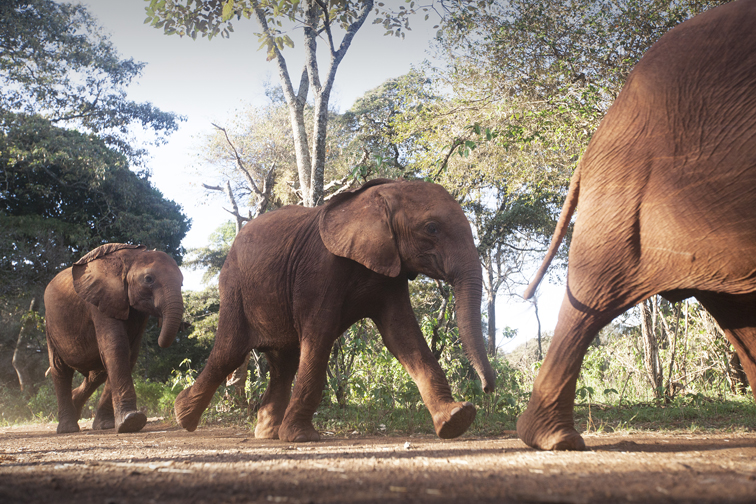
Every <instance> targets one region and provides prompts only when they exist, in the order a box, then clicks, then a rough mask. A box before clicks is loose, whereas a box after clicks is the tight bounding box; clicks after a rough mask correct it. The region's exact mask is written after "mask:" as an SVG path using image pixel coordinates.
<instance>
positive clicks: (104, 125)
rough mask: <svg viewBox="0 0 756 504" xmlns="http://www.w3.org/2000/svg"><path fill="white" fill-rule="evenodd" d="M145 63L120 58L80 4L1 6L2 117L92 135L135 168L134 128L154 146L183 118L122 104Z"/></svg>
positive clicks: (33, 0)
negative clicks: (39, 119) (17, 116)
mask: <svg viewBox="0 0 756 504" xmlns="http://www.w3.org/2000/svg"><path fill="white" fill-rule="evenodd" d="M144 66H145V64H144V63H140V62H135V61H134V60H133V59H131V58H129V59H121V58H120V56H119V54H118V52H117V51H116V49H115V48H114V47H113V45H112V44H111V42H110V41H109V40H108V38H107V36H105V35H103V34H102V32H101V30H100V28H99V26H98V25H97V23H96V20H95V19H93V18H92V17H91V16H90V14H89V13H88V12H87V10H86V8H85V7H84V6H83V5H71V4H67V3H56V2H54V1H53V0H6V1H3V2H2V3H0V112H3V113H4V112H17V113H23V114H26V115H41V116H43V117H44V118H45V119H47V120H48V121H50V122H51V123H52V124H53V125H56V126H59V127H72V128H76V129H79V130H81V131H84V132H89V133H95V134H97V135H98V136H100V137H101V138H102V139H103V140H104V141H105V142H106V144H107V145H108V146H110V147H113V148H115V149H116V150H118V151H119V152H121V153H123V154H125V155H127V157H128V158H129V159H130V160H131V161H132V162H140V161H141V159H142V158H143V155H144V154H145V151H144V150H143V149H140V148H135V147H134V144H133V142H132V141H131V138H130V134H131V132H132V129H133V128H134V127H138V128H142V129H146V130H149V131H150V132H151V133H153V137H154V138H155V141H156V142H157V143H159V142H162V141H164V140H165V138H166V136H167V135H169V134H170V133H172V132H173V131H175V130H176V129H177V128H178V122H179V121H180V120H181V119H182V118H180V117H178V116H176V115H175V114H173V113H168V112H163V111H161V110H159V109H158V108H156V107H154V106H153V105H152V104H150V103H137V102H133V101H130V100H128V99H127V98H126V88H127V87H128V85H129V84H130V83H131V82H132V81H133V80H134V79H135V78H137V77H138V76H139V75H140V74H141V72H142V69H143V68H144Z"/></svg>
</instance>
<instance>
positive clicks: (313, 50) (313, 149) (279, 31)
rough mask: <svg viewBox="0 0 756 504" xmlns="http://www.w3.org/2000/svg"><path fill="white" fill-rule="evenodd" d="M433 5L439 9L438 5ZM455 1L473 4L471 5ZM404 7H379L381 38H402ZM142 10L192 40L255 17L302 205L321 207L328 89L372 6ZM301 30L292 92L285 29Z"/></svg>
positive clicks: (343, 0)
mask: <svg viewBox="0 0 756 504" xmlns="http://www.w3.org/2000/svg"><path fill="white" fill-rule="evenodd" d="M439 3H440V5H441V8H442V9H445V4H444V3H443V2H439ZM459 3H460V4H468V3H469V4H471V5H474V2H466V1H461V2H459ZM407 4H408V6H409V7H408V8H407V7H404V6H401V7H399V9H398V10H396V11H394V10H393V9H390V8H388V7H386V6H385V5H384V4H383V3H378V4H377V6H376V7H375V12H376V18H375V19H374V23H378V24H383V26H384V27H385V28H386V30H387V32H386V34H391V35H396V36H402V35H403V33H404V30H407V29H409V16H411V15H413V14H415V13H416V11H415V9H414V2H410V1H409V0H407ZM420 9H421V10H423V11H425V12H426V19H427V18H428V16H429V14H428V12H430V10H435V11H436V12H438V10H437V9H436V2H432V3H431V5H430V6H427V7H423V8H420ZM146 10H147V20H148V21H150V22H151V23H152V25H153V26H155V27H156V28H162V29H163V31H164V32H165V33H166V34H179V35H181V36H184V35H188V36H190V37H192V38H196V37H197V35H198V34H200V35H202V36H205V37H207V38H208V39H210V38H213V37H215V36H218V35H220V36H221V37H228V36H230V34H231V33H232V32H233V31H234V28H233V24H232V20H233V19H234V18H236V19H237V20H240V19H241V18H242V17H244V18H246V19H251V18H254V19H255V21H256V22H257V24H258V27H259V29H260V32H259V33H258V36H259V40H260V43H261V45H260V48H263V47H264V48H266V50H267V54H268V60H269V61H274V62H275V64H276V67H277V69H278V76H279V79H280V82H281V86H282V89H283V94H284V97H285V100H286V105H287V108H288V112H289V118H290V122H291V130H292V132H293V139H294V151H295V153H296V161H297V171H298V179H299V190H300V191H301V192H302V198H303V202H304V205H305V206H309V207H312V206H315V205H318V204H321V203H323V201H325V193H324V186H325V183H324V181H325V163H326V158H327V148H326V137H327V126H328V115H329V108H328V103H329V99H330V96H331V90H332V89H333V84H334V80H335V78H336V72H337V70H338V68H339V65H340V64H341V61H342V60H343V58H344V56H345V55H346V53H347V51H348V50H349V47H350V45H351V43H352V40H353V38H354V37H355V35H356V34H357V32H358V31H359V30H360V28H361V27H362V26H363V24H364V23H365V21H366V20H367V18H368V16H369V15H370V13H371V12H372V11H373V10H374V2H373V0H361V1H357V0H333V1H332V0H305V1H303V2H300V1H298V0H283V1H281V2H274V1H271V0H167V1H166V0H151V1H150V5H149V7H147V9H146ZM443 12H445V10H444V11H443ZM300 27H301V30H302V36H303V44H302V46H303V49H304V60H305V64H304V68H303V69H302V71H301V73H300V74H299V84H298V86H297V87H296V88H295V86H294V81H293V79H292V75H291V74H290V72H289V68H288V66H287V62H286V59H285V58H284V55H283V51H284V48H285V47H294V41H293V40H292V38H291V37H290V35H289V34H288V32H287V30H294V29H298V28H300ZM339 33H341V34H343V36H342V38H341V41H340V42H338V41H337V40H336V36H337V34H339ZM324 39H325V41H326V44H327V50H328V53H327V56H326V58H327V64H326V66H325V72H322V66H321V64H320V63H319V61H318V55H317V49H318V41H319V40H324ZM295 78H296V76H295ZM310 91H312V94H313V121H312V124H311V126H310V128H309V131H310V133H309V134H308V128H307V124H306V120H305V110H306V106H307V100H308V94H309V93H310Z"/></svg>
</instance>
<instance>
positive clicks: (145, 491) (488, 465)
mask: <svg viewBox="0 0 756 504" xmlns="http://www.w3.org/2000/svg"><path fill="white" fill-rule="evenodd" d="M81 425H83V426H85V425H86V424H85V423H84V422H82V423H81ZM586 442H587V444H588V446H589V450H590V451H586V452H583V453H564V452H563V453H552V452H538V451H535V450H531V449H530V448H527V447H526V446H525V445H524V444H523V443H522V442H520V441H519V440H518V439H516V437H515V436H514V433H512V432H508V433H505V434H504V435H502V436H501V437H497V438H476V437H465V436H463V437H462V438H459V439H456V440H452V441H442V440H439V439H437V438H434V437H430V436H422V437H364V436H360V435H356V434H355V435H352V436H350V437H348V438H333V437H327V438H326V440H325V441H323V442H320V443H310V444H304V443H303V444H291V443H283V442H280V441H266V440H256V439H254V437H252V435H251V433H250V432H249V431H247V430H243V429H234V428H208V427H204V428H203V427H200V428H199V429H198V430H197V431H196V432H194V433H188V432H186V431H183V430H179V429H177V428H175V427H172V426H170V425H169V424H165V423H161V422H160V421H151V422H149V423H148V424H147V426H146V427H145V428H144V430H143V431H142V432H139V433H137V434H120V435H118V434H116V433H115V432H114V431H104V432H103V431H91V430H88V429H87V428H86V427H85V428H84V430H83V431H82V432H80V433H78V434H66V435H56V434H55V424H47V425H27V426H19V427H12V428H2V429H0V502H1V503H9V504H10V503H16V502H39V503H45V504H47V503H58V502H76V503H81V504H83V503H89V502H95V503H98V504H120V503H152V502H156V503H163V502H176V503H200V502H208V503H220V502H287V503H297V502H300V503H308V502H312V503H328V502H616V501H623V502H624V501H635V502H649V501H652V502H756V433H752V432H748V433H729V434H716V435H712V434H700V435H698V434H687V433H686V434H679V435H675V434H633V435H622V434H593V435H590V434H589V435H587V436H586Z"/></svg>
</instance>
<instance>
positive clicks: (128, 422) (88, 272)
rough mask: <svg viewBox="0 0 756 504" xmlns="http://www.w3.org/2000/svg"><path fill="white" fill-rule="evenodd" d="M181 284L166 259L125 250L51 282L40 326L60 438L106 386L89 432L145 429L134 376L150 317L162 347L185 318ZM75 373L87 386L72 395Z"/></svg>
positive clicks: (93, 256) (90, 258)
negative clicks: (44, 335) (158, 327)
mask: <svg viewBox="0 0 756 504" xmlns="http://www.w3.org/2000/svg"><path fill="white" fill-rule="evenodd" d="M182 281H183V276H182V274H181V270H179V268H178V266H177V265H176V261H174V260H173V259H172V258H171V257H170V256H169V255H168V254H166V253H165V252H158V251H155V250H145V247H143V246H139V245H126V244H122V243H109V244H106V245H102V246H100V247H97V248H96V249H94V250H92V251H91V252H89V253H88V254H86V255H85V256H84V257H82V258H81V259H80V260H79V261H77V262H76V263H75V264H74V265H73V267H71V268H67V269H65V270H63V271H61V272H60V273H58V275H56V276H55V278H53V279H52V281H51V282H50V283H49V284H48V286H47V289H45V319H46V325H47V348H48V352H49V357H50V369H51V372H52V378H53V383H54V385H55V395H56V397H57V399H58V433H64V432H78V431H79V424H78V420H79V417H80V416H81V410H82V408H83V407H84V403H86V401H87V399H89V396H91V395H92V393H93V392H94V391H95V390H97V387H99V386H100V385H101V384H102V383H103V382H105V389H104V390H103V392H102V396H101V397H100V401H99V403H98V405H97V412H96V414H95V419H94V422H93V424H92V428H93V429H112V428H113V427H115V428H116V429H117V431H118V432H136V431H138V430H140V429H141V428H142V427H144V425H145V423H147V417H146V416H145V414H144V413H142V412H141V411H139V410H137V406H136V393H135V392H134V383H133V381H132V379H131V370H132V368H133V367H134V364H135V363H136V359H137V356H138V354H139V346H140V344H141V341H142V334H143V333H144V328H145V326H146V324H147V319H148V317H149V316H150V315H153V316H155V317H160V318H162V328H161V331H160V336H159V338H158V344H159V345H160V346H161V347H163V348H165V347H168V346H169V345H170V344H171V343H172V342H173V340H174V338H175V337H176V332H177V331H178V329H179V325H180V324H181V319H182V317H183V313H184V304H183V299H182V297H181V283H182ZM75 370H76V371H79V372H81V373H82V374H84V375H85V380H84V382H83V383H82V384H81V385H80V386H79V387H77V388H76V389H75V390H73V391H72V390H71V386H72V383H71V382H72V379H73V373H74V371H75Z"/></svg>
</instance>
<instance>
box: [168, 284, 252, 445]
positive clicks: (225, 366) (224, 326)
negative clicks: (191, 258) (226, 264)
mask: <svg viewBox="0 0 756 504" xmlns="http://www.w3.org/2000/svg"><path fill="white" fill-rule="evenodd" d="M221 278H222V277H221ZM254 339H255V335H254V334H253V331H252V329H251V328H250V326H249V324H248V323H247V320H246V318H245V315H244V309H243V302H242V299H241V297H240V296H227V295H224V287H223V286H222V285H221V310H220V313H219V315H218V329H217V331H216V334H215V343H214V344H213V349H212V350H211V351H210V357H209V358H208V360H207V365H205V368H204V369H203V370H202V372H201V373H200V374H199V376H198V377H197V380H196V381H195V382H194V384H193V385H192V386H191V387H188V388H186V389H184V390H182V391H181V393H179V395H178V396H177V397H176V402H175V403H174V406H173V411H174V414H175V415H176V421H177V422H178V424H179V425H180V426H181V427H183V428H184V429H186V430H188V431H189V432H193V431H194V430H195V429H197V426H198V425H199V421H200V418H201V417H202V413H203V412H204V411H205V409H207V407H208V405H209V404H210V401H211V400H212V398H213V395H215V391H216V390H218V387H220V386H221V384H223V383H224V382H225V381H226V377H227V376H228V375H229V374H231V373H232V372H233V371H234V370H235V369H236V368H238V367H239V366H240V365H241V364H242V362H244V359H245V358H246V356H247V355H248V354H249V352H250V351H251V350H252V348H253V346H252V341H253V340H254Z"/></svg>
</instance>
